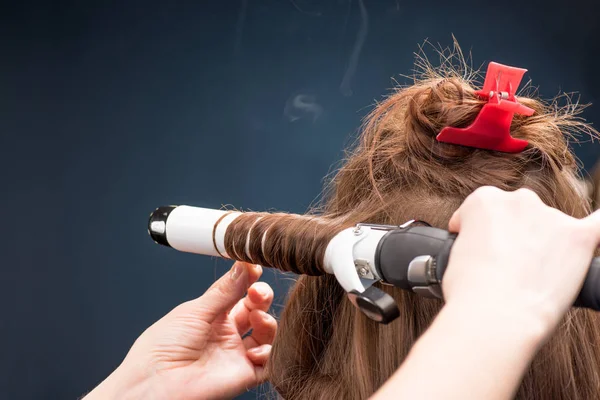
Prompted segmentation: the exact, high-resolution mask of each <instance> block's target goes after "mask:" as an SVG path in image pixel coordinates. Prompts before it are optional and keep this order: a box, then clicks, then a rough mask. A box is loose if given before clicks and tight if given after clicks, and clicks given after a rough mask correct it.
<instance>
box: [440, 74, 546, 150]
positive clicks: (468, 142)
mask: <svg viewBox="0 0 600 400" xmlns="http://www.w3.org/2000/svg"><path fill="white" fill-rule="evenodd" d="M525 72H527V70H526V69H522V68H515V67H508V66H506V65H502V64H498V63H495V62H491V63H490V64H489V66H488V70H487V73H486V76H485V82H484V84H483V89H481V90H478V91H477V92H475V93H476V94H477V95H478V96H480V97H483V98H487V99H488V102H487V103H486V104H485V105H484V106H483V108H482V109H481V111H480V112H479V115H478V116H477V118H475V121H473V123H472V124H471V125H470V126H469V127H467V128H454V127H449V126H448V127H445V128H444V129H442V130H441V132H440V133H439V134H438V135H437V140H438V141H440V142H445V143H452V144H458V145H462V146H468V147H476V148H479V149H487V150H496V151H502V152H505V153H518V152H520V151H523V149H525V147H526V146H527V141H526V140H521V139H515V138H513V137H512V136H511V135H510V124H511V122H512V119H513V116H514V114H522V115H527V116H529V115H532V114H533V113H534V110H533V109H531V108H529V107H526V106H524V105H523V104H520V103H519V102H517V100H516V98H515V93H516V90H517V88H518V87H519V84H520V83H521V79H523V75H524V74H525Z"/></svg>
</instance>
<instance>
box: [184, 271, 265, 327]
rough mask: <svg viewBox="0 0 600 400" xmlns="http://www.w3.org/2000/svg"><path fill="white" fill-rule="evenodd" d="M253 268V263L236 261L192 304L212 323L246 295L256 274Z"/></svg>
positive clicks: (191, 303)
mask: <svg viewBox="0 0 600 400" xmlns="http://www.w3.org/2000/svg"><path fill="white" fill-rule="evenodd" d="M251 269H254V266H253V265H251V264H247V263H243V262H236V263H235V264H233V267H232V268H231V270H230V271H229V272H227V273H226V274H225V275H223V276H222V277H221V278H220V279H219V280H218V281H216V282H215V283H214V284H213V285H212V286H211V287H210V288H208V290H207V291H206V293H204V294H203V295H202V296H200V297H198V298H197V299H195V300H192V301H191V302H190V306H191V307H193V308H196V309H197V310H198V311H199V313H200V314H201V315H202V318H203V319H204V320H205V321H206V322H209V323H212V322H213V321H214V320H215V319H216V318H217V317H218V316H219V315H222V314H224V313H226V312H227V310H230V309H231V308H232V307H233V306H234V305H235V304H236V303H237V302H238V301H239V300H240V299H241V298H242V297H244V294H245V293H246V290H247V288H248V286H249V282H250V279H254V276H256V272H253V271H251Z"/></svg>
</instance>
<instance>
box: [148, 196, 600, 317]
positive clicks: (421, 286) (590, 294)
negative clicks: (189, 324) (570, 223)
mask: <svg viewBox="0 0 600 400" xmlns="http://www.w3.org/2000/svg"><path fill="white" fill-rule="evenodd" d="M240 214H241V212H227V211H223V210H214V209H208V208H199V207H190V206H184V205H182V206H166V207H159V208H158V209H156V210H155V211H154V212H153V213H152V214H151V215H150V219H149V221H148V233H149V234H150V236H151V237H152V239H153V240H154V241H155V242H156V243H158V244H161V245H164V246H168V247H172V248H174V249H176V250H179V251H183V252H188V253H195V254H203V255H208V256H216V257H223V258H231V257H230V256H229V255H228V254H227V252H226V250H225V245H224V238H225V232H226V231H227V227H228V226H229V224H230V223H231V222H232V221H233V220H235V218H237V217H238V216H239V215H240ZM455 239H456V234H453V233H450V232H448V231H446V230H443V229H439V228H435V227H432V226H430V225H429V224H427V223H426V222H422V221H414V220H413V221H409V222H407V223H405V224H403V225H400V226H395V225H376V224H357V225H356V226H354V227H351V228H348V229H345V230H342V231H341V232H339V233H338V234H337V235H335V236H334V237H333V239H331V240H330V242H329V243H328V245H327V248H326V250H325V256H324V260H323V261H324V262H323V265H324V268H325V272H326V273H329V274H333V275H335V277H336V279H337V281H338V282H339V284H340V285H341V286H342V288H343V289H344V290H345V291H346V293H347V294H348V297H349V299H350V301H351V302H352V303H353V304H354V305H355V306H356V307H357V308H358V309H359V310H360V311H361V312H363V313H364V314H365V315H366V316H367V317H369V318H371V319H373V320H375V321H377V322H380V323H383V324H387V323H389V322H391V321H393V320H394V319H396V318H397V317H398V316H399V310H398V306H397V305H396V303H395V301H394V299H393V298H392V297H391V296H390V295H389V294H387V293H385V292H384V291H382V290H380V289H378V288H377V287H375V286H372V285H373V283H375V282H381V283H383V284H388V285H392V286H394V287H397V288H400V289H404V290H408V291H411V292H414V293H416V294H418V295H421V296H425V297H430V298H438V299H443V293H442V288H441V282H442V278H443V276H444V272H445V270H446V267H447V265H448V259H449V257H450V252H451V249H452V245H453V244H454V240H455ZM574 306H576V307H585V308H590V309H592V310H596V311H600V257H597V258H594V259H593V260H592V262H591V264H590V269H589V271H588V273H587V276H586V279H585V282H584V284H583V287H582V289H581V291H580V294H579V296H578V298H577V300H576V301H575V304H574Z"/></svg>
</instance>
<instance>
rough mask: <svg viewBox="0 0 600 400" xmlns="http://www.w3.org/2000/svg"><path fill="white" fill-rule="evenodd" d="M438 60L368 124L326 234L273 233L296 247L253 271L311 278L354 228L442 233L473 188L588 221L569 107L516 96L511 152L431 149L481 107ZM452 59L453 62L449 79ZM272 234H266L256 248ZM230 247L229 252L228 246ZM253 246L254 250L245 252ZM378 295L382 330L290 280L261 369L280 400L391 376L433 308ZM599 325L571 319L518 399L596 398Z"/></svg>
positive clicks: (589, 318)
mask: <svg viewBox="0 0 600 400" xmlns="http://www.w3.org/2000/svg"><path fill="white" fill-rule="evenodd" d="M458 54H460V52H459V53H458ZM442 58H443V60H444V63H442V65H441V66H440V67H439V68H433V67H431V66H430V65H428V64H425V63H424V62H423V61H422V60H421V61H420V63H421V64H420V65H421V67H423V74H422V75H421V76H420V77H419V78H418V79H416V80H415V82H414V84H412V85H409V86H405V87H400V88H397V89H395V90H394V91H393V92H392V93H391V94H390V95H389V96H387V97H386V98H385V99H384V100H383V101H381V102H380V103H378V104H377V105H376V106H375V108H374V110H373V111H372V112H371V113H370V114H369V115H368V117H367V118H366V120H365V123H364V125H363V126H362V130H361V133H360V136H359V140H358V142H357V144H356V146H355V147H354V148H353V149H351V150H350V151H349V152H348V156H347V158H346V160H345V162H344V165H343V166H342V168H341V169H340V170H339V171H338V173H337V174H336V175H335V177H334V178H333V180H332V182H331V185H330V188H329V189H330V191H329V193H328V196H327V198H326V200H325V202H324V204H323V207H322V209H321V210H320V214H321V215H322V216H324V217H326V218H324V219H323V221H329V224H327V223H322V224H321V226H320V227H315V225H310V224H308V223H307V221H309V220H310V217H305V218H304V219H296V220H294V219H293V218H290V219H289V221H288V222H286V224H284V225H285V226H283V225H280V229H281V230H288V231H290V230H294V231H301V230H302V229H304V231H303V232H304V233H306V234H302V235H300V237H302V238H303V239H302V243H298V242H296V243H289V241H288V242H286V241H285V240H283V241H277V245H276V246H275V247H272V248H270V249H269V250H270V251H264V252H263V253H264V254H267V253H277V254H279V256H278V260H276V261H273V260H265V259H260V260H259V261H261V262H262V263H266V265H269V264H271V265H276V264H277V263H282V262H283V263H284V264H285V265H287V267H285V268H284V269H287V270H291V271H293V272H299V273H308V274H309V275H319V273H320V271H321V270H322V268H321V265H320V258H321V257H322V252H323V251H324V246H323V244H324V243H325V244H326V243H327V240H328V239H330V238H331V237H332V236H333V235H334V234H335V233H337V232H338V231H339V230H340V229H343V228H344V227H347V226H351V225H354V224H356V223H359V222H364V223H382V224H400V223H403V222H406V221H407V220H410V219H419V220H424V221H427V222H429V223H430V224H431V225H434V226H437V227H440V228H447V224H448V221H449V219H450V217H451V215H452V213H453V212H454V211H455V210H456V209H457V208H458V206H459V205H460V204H461V203H462V202H463V201H464V199H465V198H466V197H467V196H468V195H469V194H470V193H471V192H473V191H474V190H475V189H476V188H478V187H480V186H484V185H493V186H497V187H499V188H501V189H504V190H515V189H518V188H521V187H527V188H530V189H532V190H533V191H535V192H536V193H537V194H538V195H539V196H540V198H541V199H542V200H543V201H544V202H545V203H546V204H548V205H550V206H552V207H555V208H557V209H560V210H562V211H563V212H565V213H567V214H570V215H573V216H576V217H582V216H584V215H586V214H587V213H589V205H588V202H587V200H586V199H585V197H583V196H582V195H581V191H580V189H579V187H578V184H577V174H578V171H577V163H576V159H575V157H574V156H573V154H572V152H571V151H570V150H569V147H568V140H569V138H571V137H574V136H575V135H577V134H580V133H586V134H594V132H595V131H594V130H593V129H592V128H590V127H589V126H588V125H586V124H585V123H583V122H582V121H581V120H580V119H578V117H577V113H578V109H577V108H576V107H574V106H573V105H571V104H570V103H568V102H567V104H566V106H565V107H558V106H557V103H556V102H554V103H549V104H548V103H543V102H541V101H539V100H535V99H532V98H528V97H524V96H522V97H520V96H518V97H517V99H518V101H519V102H520V103H522V104H524V105H526V106H527V107H530V108H532V109H534V110H535V113H534V114H533V115H532V116H522V115H515V117H514V120H513V122H512V126H511V135H512V136H513V137H515V138H518V139H525V140H527V141H528V142H529V145H528V146H527V148H526V149H525V150H524V151H522V152H520V153H515V154H508V153H500V152H495V151H489V150H481V149H475V148H469V147H462V146H457V145H453V144H447V143H441V142H438V141H437V140H436V136H437V134H438V133H439V132H440V130H441V129H442V128H444V127H446V126H454V127H466V126H468V125H470V124H471V123H472V122H473V120H474V119H475V117H476V116H477V115H478V113H479V112H480V110H481V108H482V107H483V105H484V104H485V100H482V99H481V98H479V97H478V96H477V95H476V94H475V91H476V90H477V89H478V88H479V85H477V84H476V83H475V82H474V78H475V74H473V73H471V72H470V71H468V69H467V67H466V64H465V63H464V60H462V58H460V57H454V58H453V57H447V55H446V56H444V57H442ZM452 60H454V61H457V60H458V64H459V66H460V67H459V68H458V69H456V68H455V65H452V62H451V61H452ZM261 221H262V222H261ZM252 223H254V222H252ZM261 223H263V224H265V226H266V225H268V223H267V222H266V220H265V219H263V220H260V221H259V222H258V223H256V224H255V226H258V225H259V224H261ZM302 227H304V228H302ZM252 229H253V231H254V228H252ZM259 233H260V235H259V234H258V233H257V234H256V235H257V236H255V238H257V237H260V238H262V234H263V233H264V231H260V232H259ZM315 235H316V239H315ZM272 236H273V235H272V232H271V231H269V232H268V234H267V239H269V237H271V238H272ZM230 239H231V238H230ZM226 241H227V240H226ZM229 242H230V249H232V247H231V246H233V245H232V244H231V243H233V242H234V241H233V240H230V241H229ZM266 242H269V240H267V241H266ZM273 243H275V242H273ZM282 243H283V244H282ZM240 245H241V244H240ZM261 245H263V246H264V243H262V244H261V243H260V241H259V240H257V239H255V240H254V246H255V247H257V248H258V247H260V246H261ZM298 248H311V249H313V250H315V251H314V252H313V254H317V256H316V257H314V258H311V259H307V258H305V257H301V256H298V254H301V253H298ZM263 250H264V249H263ZM271 250H272V251H271ZM228 252H230V250H228ZM239 252H241V249H240V251H239ZM282 259H285V260H284V261H282ZM249 261H253V260H249ZM254 261H256V260H254ZM381 288H382V290H385V291H386V292H387V293H389V294H391V295H392V296H393V297H394V298H395V299H396V301H397V303H398V306H399V308H400V317H399V318H398V319H397V320H395V321H394V322H392V323H391V324H390V325H386V326H382V325H379V324H377V323H376V322H373V321H371V320H369V319H368V318H366V317H365V316H364V315H362V314H361V313H360V312H359V311H357V310H356V309H355V308H354V307H353V305H352V304H351V303H350V301H349V300H348V299H347V297H346V295H345V292H344V291H343V290H342V289H341V287H340V286H339V284H338V283H337V281H336V280H335V278H333V277H332V276H328V275H323V276H307V275H303V276H301V277H300V278H299V279H298V281H297V283H296V285H295V286H294V288H293V289H292V291H291V293H290V295H289V299H288V301H287V303H286V306H285V309H284V311H283V313H282V316H281V321H280V328H279V333H278V336H277V338H276V340H275V343H274V346H273V353H272V357H271V359H270V362H269V371H270V380H271V382H272V384H273V385H274V386H275V388H276V390H277V391H278V392H279V393H280V394H281V396H282V397H283V398H285V399H286V400H292V399H338V398H340V399H341V398H343V399H364V398H367V397H369V396H370V395H371V394H372V393H373V392H374V391H375V390H376V389H377V388H378V387H379V386H380V385H381V384H382V383H383V382H385V380H386V379H387V378H388V377H389V376H390V375H391V374H392V373H393V372H394V371H395V370H396V369H397V368H398V367H399V365H400V364H401V363H402V361H403V360H404V358H405V357H406V355H407V354H408V351H409V349H410V348H411V346H412V345H413V344H414V342H415V341H416V340H417V338H418V337H419V335H420V334H421V333H422V332H423V331H424V330H425V329H427V327H428V325H429V324H430V323H431V321H432V320H433V318H434V317H435V315H436V314H437V312H438V311H439V309H440V307H441V306H442V303H441V302H439V301H437V300H431V299H424V298H421V297H417V296H415V295H413V294H411V293H408V292H402V291H400V290H399V289H396V288H391V287H389V286H381ZM598 322H600V320H598V318H597V317H596V315H595V314H591V313H589V312H586V311H583V310H575V311H572V312H570V314H569V315H568V318H567V319H566V320H565V323H564V324H563V325H562V326H561V328H560V329H559V330H558V332H557V334H556V335H555V336H554V338H553V339H552V340H551V341H550V342H549V343H548V344H547V345H546V346H545V348H544V349H542V351H541V352H540V354H539V356H538V357H537V358H536V359H535V361H534V362H533V364H532V368H531V370H530V371H529V372H528V374H527V376H526V377H525V379H524V381H523V384H522V387H521V390H520V392H519V397H524V398H539V399H545V398H570V399H579V398H582V399H583V398H596V397H599V396H600V378H599V376H598V372H597V369H598V368H597V366H598V365H600V349H598V346H600V341H599V340H600V330H599V329H598V328H597V327H598V326H600V325H599V324H598Z"/></svg>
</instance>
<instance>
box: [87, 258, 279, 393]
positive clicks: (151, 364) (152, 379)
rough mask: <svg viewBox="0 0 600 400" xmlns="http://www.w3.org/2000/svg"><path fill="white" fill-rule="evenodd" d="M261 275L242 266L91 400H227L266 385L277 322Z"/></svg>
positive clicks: (173, 319) (137, 350)
mask: <svg viewBox="0 0 600 400" xmlns="http://www.w3.org/2000/svg"><path fill="white" fill-rule="evenodd" d="M261 274H262V269H261V267H260V266H254V265H250V264H245V263H235V264H234V266H233V268H232V270H231V271H230V272H228V273H227V274H225V275H224V276H223V277H222V278H221V279H219V280H218V281H217V282H216V283H215V284H213V285H212V286H211V287H210V288H209V289H208V290H207V291H206V293H205V294H204V295H202V296H201V297H199V298H197V299H195V300H192V301H189V302H187V303H184V304H181V305H180V306H178V307H176V308H175V309H174V310H173V311H171V312H170V313H169V314H167V315H166V316H165V317H163V318H162V319H161V320H159V321H158V322H156V323H155V324H154V325H152V326H151V327H150V328H148V329H147V330H146V331H145V332H144V333H143V334H142V335H141V336H140V337H139V338H138V340H137V341H136V342H135V343H134V345H133V347H132V348H131V350H130V351H129V354H128V355H127V357H126V358H125V360H124V361H123V364H122V365H121V366H119V368H118V369H117V370H116V371H115V372H114V373H113V374H112V375H111V376H110V377H109V378H108V379H107V380H106V381H104V382H103V383H102V384H101V385H100V386H99V387H98V388H96V389H95V390H94V391H92V392H91V393H90V394H89V395H88V396H87V397H86V398H85V399H86V400H92V399H94V398H98V399H100V398H102V399H128V398H144V399H203V400H204V399H227V398H233V397H235V396H236V395H238V394H240V393H242V392H244V391H246V390H247V389H250V388H252V387H254V386H256V385H257V384H259V383H261V382H263V381H264V379H265V372H264V369H263V366H264V364H265V362H266V361H267V359H268V357H269V354H270V351H271V343H272V341H273V339H274V336H275V332H276V330H277V322H276V321H275V319H274V318H273V317H272V316H270V315H269V314H267V310H268V309H269V307H270V306H271V302H272V301H273V291H272V289H271V288H270V287H269V285H267V284H266V283H262V282H257V283H255V282H256V281H257V280H258V278H259V277H260V275H261ZM250 285H251V286H250ZM249 286H250V287H249ZM248 287H249V288H248ZM246 290H248V295H247V296H246V297H244V298H243V299H242V297H243V296H244V294H245V292H246ZM240 299H241V300H240ZM250 329H252V335H251V336H247V337H244V338H243V339H242V336H243V335H244V334H245V333H247V332H248V331H249V330H250Z"/></svg>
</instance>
